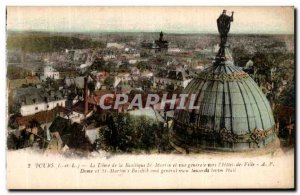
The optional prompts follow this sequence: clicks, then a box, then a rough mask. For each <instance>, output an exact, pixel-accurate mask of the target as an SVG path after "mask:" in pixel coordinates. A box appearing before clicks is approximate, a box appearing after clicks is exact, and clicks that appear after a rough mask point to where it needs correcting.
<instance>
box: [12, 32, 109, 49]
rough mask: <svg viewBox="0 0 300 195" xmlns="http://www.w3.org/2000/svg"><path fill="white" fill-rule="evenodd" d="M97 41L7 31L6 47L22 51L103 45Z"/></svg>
mask: <svg viewBox="0 0 300 195" xmlns="http://www.w3.org/2000/svg"><path fill="white" fill-rule="evenodd" d="M104 46H105V45H104V44H103V43H102V42H99V41H92V40H90V39H80V38H77V37H72V36H60V35H51V34H49V33H28V32H26V33H8V36H7V45H6V47H7V49H21V50H22V51H24V52H55V51H62V50H65V49H70V47H71V48H73V49H82V48H91V47H104Z"/></svg>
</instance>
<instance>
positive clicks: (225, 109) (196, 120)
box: [173, 44, 276, 150]
mask: <svg viewBox="0 0 300 195" xmlns="http://www.w3.org/2000/svg"><path fill="white" fill-rule="evenodd" d="M227 47H228V46H227V45H226V44H223V45H221V47H220V49H219V52H218V54H217V56H216V58H215V60H214V61H213V63H212V65H210V66H209V67H207V68H206V69H204V70H203V71H202V72H201V73H199V74H198V76H197V77H196V78H194V79H193V80H192V81H191V82H190V83H189V84H188V86H187V87H186V88H185V89H184V91H183V94H196V100H195V104H194V105H195V106H199V109H194V110H188V109H186V110H176V112H175V116H174V127H173V138H175V139H174V142H177V145H178V144H180V145H187V147H188V146H192V147H197V148H219V149H231V150H235V149H237V150H239V149H249V148H257V147H261V146H264V145H267V144H268V143H270V142H271V141H272V140H273V139H275V138H276V133H275V132H276V128H275V122H274V117H273V113H272V110H271V107H270V104H269V102H268V100H267V98H266V96H265V95H264V94H263V92H262V91H261V89H260V88H259V87H258V85H257V84H256V83H255V82H254V80H253V79H252V78H251V77H250V76H249V75H248V74H247V73H245V72H244V71H242V69H241V68H240V67H237V66H234V63H233V60H232V57H231V54H230V52H229V50H228V48H227ZM188 102H189V101H187V103H188ZM175 144H176V143H175Z"/></svg>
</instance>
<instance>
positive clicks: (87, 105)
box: [84, 77, 89, 116]
mask: <svg viewBox="0 0 300 195" xmlns="http://www.w3.org/2000/svg"><path fill="white" fill-rule="evenodd" d="M88 109H89V103H88V88H87V77H84V115H85V116H86V115H87V114H88Z"/></svg>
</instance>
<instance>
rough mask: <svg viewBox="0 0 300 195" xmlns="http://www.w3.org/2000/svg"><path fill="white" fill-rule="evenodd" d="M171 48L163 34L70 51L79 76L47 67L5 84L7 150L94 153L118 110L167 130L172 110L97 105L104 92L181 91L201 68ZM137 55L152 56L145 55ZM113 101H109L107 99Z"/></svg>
mask: <svg viewBox="0 0 300 195" xmlns="http://www.w3.org/2000/svg"><path fill="white" fill-rule="evenodd" d="M169 45H170V44H169V42H168V41H166V40H164V37H163V33H162V32H161V33H160V37H159V39H158V40H156V41H154V42H153V43H145V42H143V43H142V45H141V47H140V48H134V47H132V46H128V45H126V44H123V43H117V42H111V43H107V45H106V48H104V49H102V50H100V51H95V50H91V49H80V50H75V49H69V50H66V51H65V54H66V55H67V58H65V60H66V61H67V62H70V61H71V62H77V63H78V66H76V71H78V72H80V73H81V74H80V75H77V76H62V72H60V71H58V70H56V69H55V68H54V67H53V66H51V65H46V66H44V68H43V71H42V74H41V75H39V76H37V75H36V74H32V75H29V76H26V77H25V78H22V79H15V80H8V104H9V109H8V112H9V130H8V134H9V135H8V138H9V139H8V142H9V141H10V143H11V144H10V145H8V147H9V149H19V148H24V147H29V146H36V147H39V148H43V149H46V151H47V152H59V153H60V152H68V151H72V148H80V149H82V150H93V148H94V147H95V144H96V142H97V140H98V139H99V136H100V131H104V130H105V129H107V124H108V123H109V118H110V117H111V116H112V115H113V114H114V113H116V112H128V113H130V114H132V115H147V116H148V117H152V118H154V119H156V120H158V121H159V122H160V123H162V124H163V125H164V126H170V125H171V123H172V117H173V115H174V110H170V109H166V110H163V111H155V110H153V109H145V110H140V109H137V108H135V107H134V108H131V109H129V105H128V104H125V105H123V106H120V107H119V108H118V109H110V110H103V109H101V108H100V106H99V105H100V99H101V97H102V96H104V95H105V94H118V93H122V94H127V95H129V98H131V97H132V96H131V95H134V94H136V93H140V94H143V96H144V95H145V96H146V95H147V94H148V93H157V94H163V93H170V92H171V93H172V92H177V93H180V91H181V90H183V89H184V88H185V87H186V86H187V85H188V84H189V82H190V81H191V80H192V78H193V77H195V76H197V72H198V71H201V70H202V69H203V68H204V65H203V63H201V60H200V61H197V60H195V59H194V60H192V59H193V58H194V57H193V53H192V52H188V51H185V50H182V49H179V48H177V47H171V48H170V47H169ZM141 51H147V53H150V54H151V55H150V56H148V57H144V56H142V54H141V53H142V52H141ZM202 52H203V51H202ZM161 56H164V57H165V59H160V57H161ZM103 66H116V67H115V68H116V69H117V70H122V71H116V70H114V71H109V70H106V69H105V68H103ZM252 66H253V63H252V64H251V62H248V63H247V66H246V68H248V69H249V70H251V68H252ZM95 67H96V68H95ZM124 67H125V68H124ZM113 103H114V99H113V98H112V99H110V100H106V101H105V104H113ZM160 103H161V102H159V103H158V104H160ZM11 140H13V141H11Z"/></svg>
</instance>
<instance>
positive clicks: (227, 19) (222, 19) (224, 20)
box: [217, 10, 234, 46]
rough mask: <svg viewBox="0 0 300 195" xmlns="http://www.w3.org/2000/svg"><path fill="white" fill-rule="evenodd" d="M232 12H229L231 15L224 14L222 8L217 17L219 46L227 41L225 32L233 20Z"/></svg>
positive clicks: (224, 11) (226, 32)
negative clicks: (219, 37)
mask: <svg viewBox="0 0 300 195" xmlns="http://www.w3.org/2000/svg"><path fill="white" fill-rule="evenodd" d="M233 13H234V12H231V16H228V15H227V14H226V10H223V13H222V14H221V15H220V16H219V18H218V19H217V24H218V30H219V33H220V36H221V44H220V46H224V45H225V44H226V42H227V34H228V32H229V30H230V23H231V22H233Z"/></svg>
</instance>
